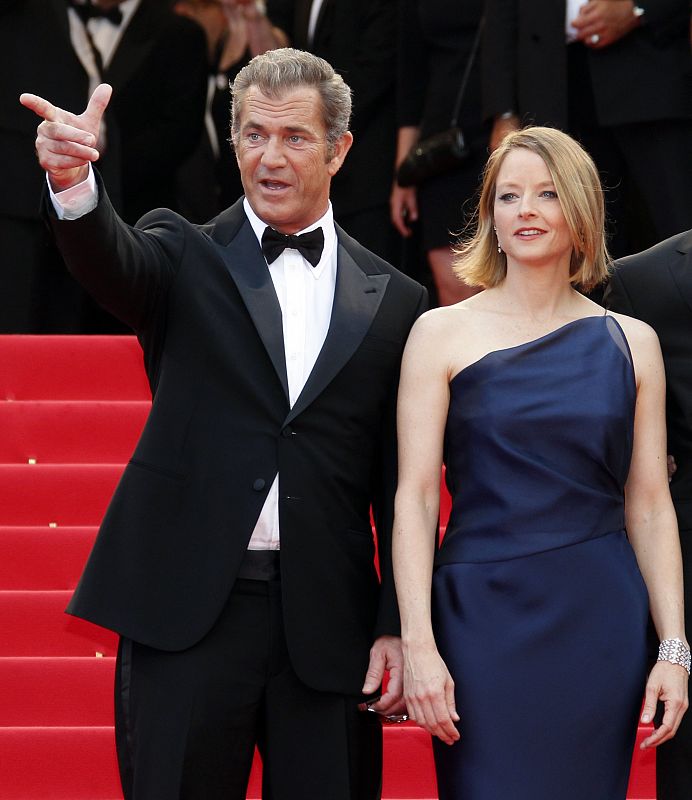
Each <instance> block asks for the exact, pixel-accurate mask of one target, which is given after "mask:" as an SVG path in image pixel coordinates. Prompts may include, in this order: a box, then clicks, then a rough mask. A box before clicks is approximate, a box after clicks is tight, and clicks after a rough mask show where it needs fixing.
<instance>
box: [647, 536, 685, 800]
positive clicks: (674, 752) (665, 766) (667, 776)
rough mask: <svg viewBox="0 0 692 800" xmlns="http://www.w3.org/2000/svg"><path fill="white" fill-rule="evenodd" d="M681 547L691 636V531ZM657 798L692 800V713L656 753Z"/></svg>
mask: <svg viewBox="0 0 692 800" xmlns="http://www.w3.org/2000/svg"><path fill="white" fill-rule="evenodd" d="M680 546H681V548H682V567H683V578H684V587H685V628H686V630H687V631H688V634H687V635H688V636H689V631H692V529H688V530H680ZM656 645H657V646H658V640H657V641H656ZM657 649H658V647H657ZM656 797H657V798H658V800H690V798H691V797H692V711H688V712H687V713H686V714H685V716H684V717H683V718H682V722H681V723H680V727H679V728H678V732H677V733H676V734H675V737H674V738H673V739H671V740H670V741H668V742H665V743H664V744H662V745H661V746H660V747H658V749H657V750H656Z"/></svg>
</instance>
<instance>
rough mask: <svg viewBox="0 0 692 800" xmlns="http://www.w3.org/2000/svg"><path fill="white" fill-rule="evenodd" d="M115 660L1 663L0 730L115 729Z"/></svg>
mask: <svg viewBox="0 0 692 800" xmlns="http://www.w3.org/2000/svg"><path fill="white" fill-rule="evenodd" d="M114 670H115V659H114V658H0V727H12V726H17V727H32V726H42V727H60V726H67V727H79V726H96V727H99V726H112V725H113V674H114Z"/></svg>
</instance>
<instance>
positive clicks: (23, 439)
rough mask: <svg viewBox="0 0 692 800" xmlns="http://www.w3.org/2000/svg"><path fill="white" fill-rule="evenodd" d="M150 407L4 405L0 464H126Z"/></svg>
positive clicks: (0, 405)
mask: <svg viewBox="0 0 692 800" xmlns="http://www.w3.org/2000/svg"><path fill="white" fill-rule="evenodd" d="M150 408H151V403H149V402H148V401H146V400H139V401H137V400H133V401H130V402H118V403H116V402H104V401H102V400H91V401H87V400H82V401H68V400H64V401H57V402H49V401H46V400H22V401H17V402H0V431H2V435H0V463H3V464H27V463H29V462H30V461H33V462H35V463H38V464H46V463H53V464H70V463H72V464H90V463H97V464H98V463H100V464H124V463H126V462H127V460H128V459H129V457H130V455H131V454H132V451H133V450H134V448H135V445H136V443H137V440H138V438H139V435H140V433H141V432H142V428H143V427H144V422H145V420H146V418H147V414H148V413H149V409H150Z"/></svg>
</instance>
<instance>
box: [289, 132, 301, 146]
mask: <svg viewBox="0 0 692 800" xmlns="http://www.w3.org/2000/svg"><path fill="white" fill-rule="evenodd" d="M288 141H289V142H290V143H291V144H300V143H301V142H302V141H303V137H302V136H298V135H297V134H293V136H289V137H288Z"/></svg>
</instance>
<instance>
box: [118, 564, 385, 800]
mask: <svg viewBox="0 0 692 800" xmlns="http://www.w3.org/2000/svg"><path fill="white" fill-rule="evenodd" d="M317 646H319V644H318V645H317ZM115 701H116V703H115V706H116V744H117V750H118V761H119V765H120V774H121V780H122V784H123V792H124V795H125V798H126V800H178V799H180V800H245V796H246V789H247V783H248V777H249V774H250V769H251V766H252V759H253V754H254V749H255V745H257V746H258V748H259V751H260V754H261V756H262V762H263V786H262V797H263V798H264V800H326V798H329V800H376V799H377V798H379V797H380V795H381V767H382V731H381V726H380V724H379V722H378V721H377V719H376V717H375V715H374V714H366V713H363V712H361V711H358V708H357V704H358V698H353V697H344V696H341V695H337V694H329V693H324V692H317V691H315V690H313V689H310V688H309V687H308V686H306V685H305V684H303V683H302V682H301V681H300V680H299V679H298V677H297V676H296V675H295V673H294V671H293V669H292V668H291V664H290V661H289V657H288V652H287V648H286V641H285V637H284V629H283V620H282V609H281V584H280V582H279V581H277V580H269V581H267V580H247V579H238V580H237V581H236V585H235V586H234V589H233V591H232V593H231V595H230V597H229V600H228V603H227V605H226V607H225V609H224V611H223V613H222V615H221V617H220V618H219V620H218V621H217V623H216V624H215V626H214V628H213V629H212V630H211V631H210V632H209V634H207V636H205V638H204V639H203V640H202V641H200V642H199V643H198V644H196V645H195V646H194V647H191V648H190V649H188V650H185V651H182V652H174V653H169V652H163V651H159V650H155V649H152V648H150V647H145V646H143V645H141V644H137V643H136V642H132V641H130V640H127V639H123V640H122V641H121V643H120V648H119V652H118V659H117V669H116V697H115Z"/></svg>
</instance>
